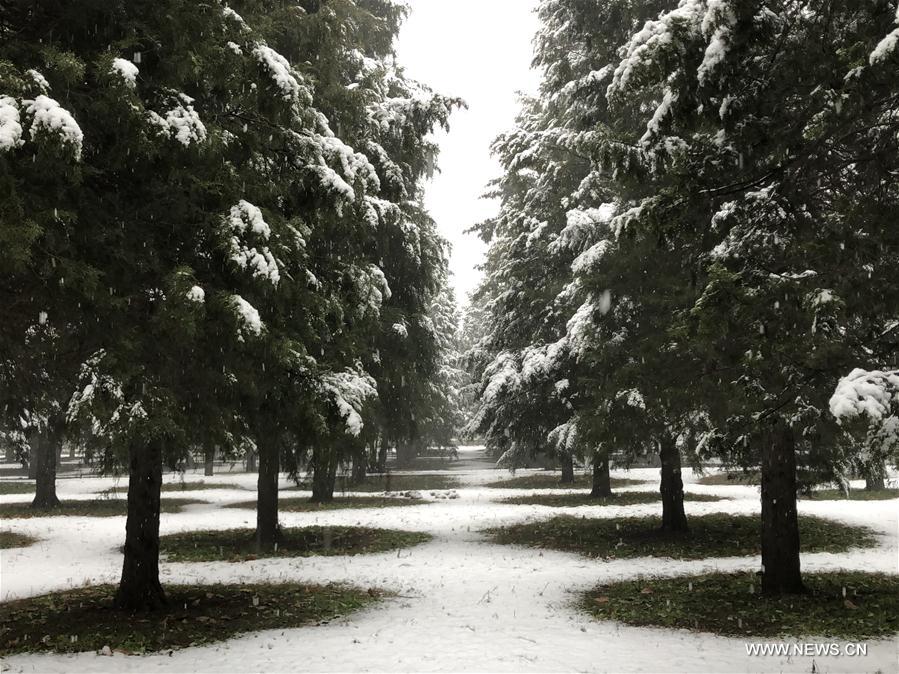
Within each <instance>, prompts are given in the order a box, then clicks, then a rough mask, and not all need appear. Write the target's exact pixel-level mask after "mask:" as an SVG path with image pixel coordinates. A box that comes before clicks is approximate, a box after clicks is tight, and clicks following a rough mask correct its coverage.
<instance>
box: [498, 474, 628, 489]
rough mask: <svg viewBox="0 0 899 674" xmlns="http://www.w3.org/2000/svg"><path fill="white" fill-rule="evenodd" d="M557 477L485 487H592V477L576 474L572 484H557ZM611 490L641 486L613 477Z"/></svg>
mask: <svg viewBox="0 0 899 674" xmlns="http://www.w3.org/2000/svg"><path fill="white" fill-rule="evenodd" d="M559 479H560V478H559V475H557V474H555V473H531V474H530V475H521V476H520V477H510V478H508V479H505V480H497V481H496V482H488V483H487V484H486V485H484V486H486V487H496V488H498V489H573V488H576V487H581V488H583V487H587V488H590V487H592V486H593V476H592V475H584V474H583V473H577V474H575V476H574V483H573V484H562V483H561V482H559ZM611 482H612V489H617V488H618V487H628V486H631V485H635V484H641V482H640V480H631V479H630V478H621V477H613V478H612V480H611Z"/></svg>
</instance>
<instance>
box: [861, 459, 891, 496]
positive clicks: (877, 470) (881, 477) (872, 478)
mask: <svg viewBox="0 0 899 674" xmlns="http://www.w3.org/2000/svg"><path fill="white" fill-rule="evenodd" d="M882 489H886V469H885V468H884V465H883V463H880V464H873V465H871V466H868V469H867V470H866V471H865V491H879V490H882Z"/></svg>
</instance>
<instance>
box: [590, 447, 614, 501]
mask: <svg viewBox="0 0 899 674" xmlns="http://www.w3.org/2000/svg"><path fill="white" fill-rule="evenodd" d="M611 495H612V477H611V475H609V457H608V456H606V455H605V454H604V453H600V452H596V453H595V454H594V455H593V488H592V489H591V490H590V496H592V497H593V498H608V497H609V496H611Z"/></svg>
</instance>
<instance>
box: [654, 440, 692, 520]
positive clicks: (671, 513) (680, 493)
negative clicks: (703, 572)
mask: <svg viewBox="0 0 899 674" xmlns="http://www.w3.org/2000/svg"><path fill="white" fill-rule="evenodd" d="M659 459H660V460H661V463H662V467H661V475H662V481H661V484H660V485H659V491H660V492H661V493H662V531H670V532H676V531H687V529H688V527H687V514H686V513H685V512H684V481H683V479H682V478H681V463H680V450H678V448H677V442H676V441H675V439H674V437H672V436H671V435H670V434H669V433H665V434H664V435H663V436H662V438H661V441H660V442H659Z"/></svg>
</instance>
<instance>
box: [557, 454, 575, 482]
mask: <svg viewBox="0 0 899 674" xmlns="http://www.w3.org/2000/svg"><path fill="white" fill-rule="evenodd" d="M559 460H560V461H561V463H562V479H561V480H559V482H560V484H574V458H573V457H572V456H571V454H562V455H561V456H560V457H559Z"/></svg>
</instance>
